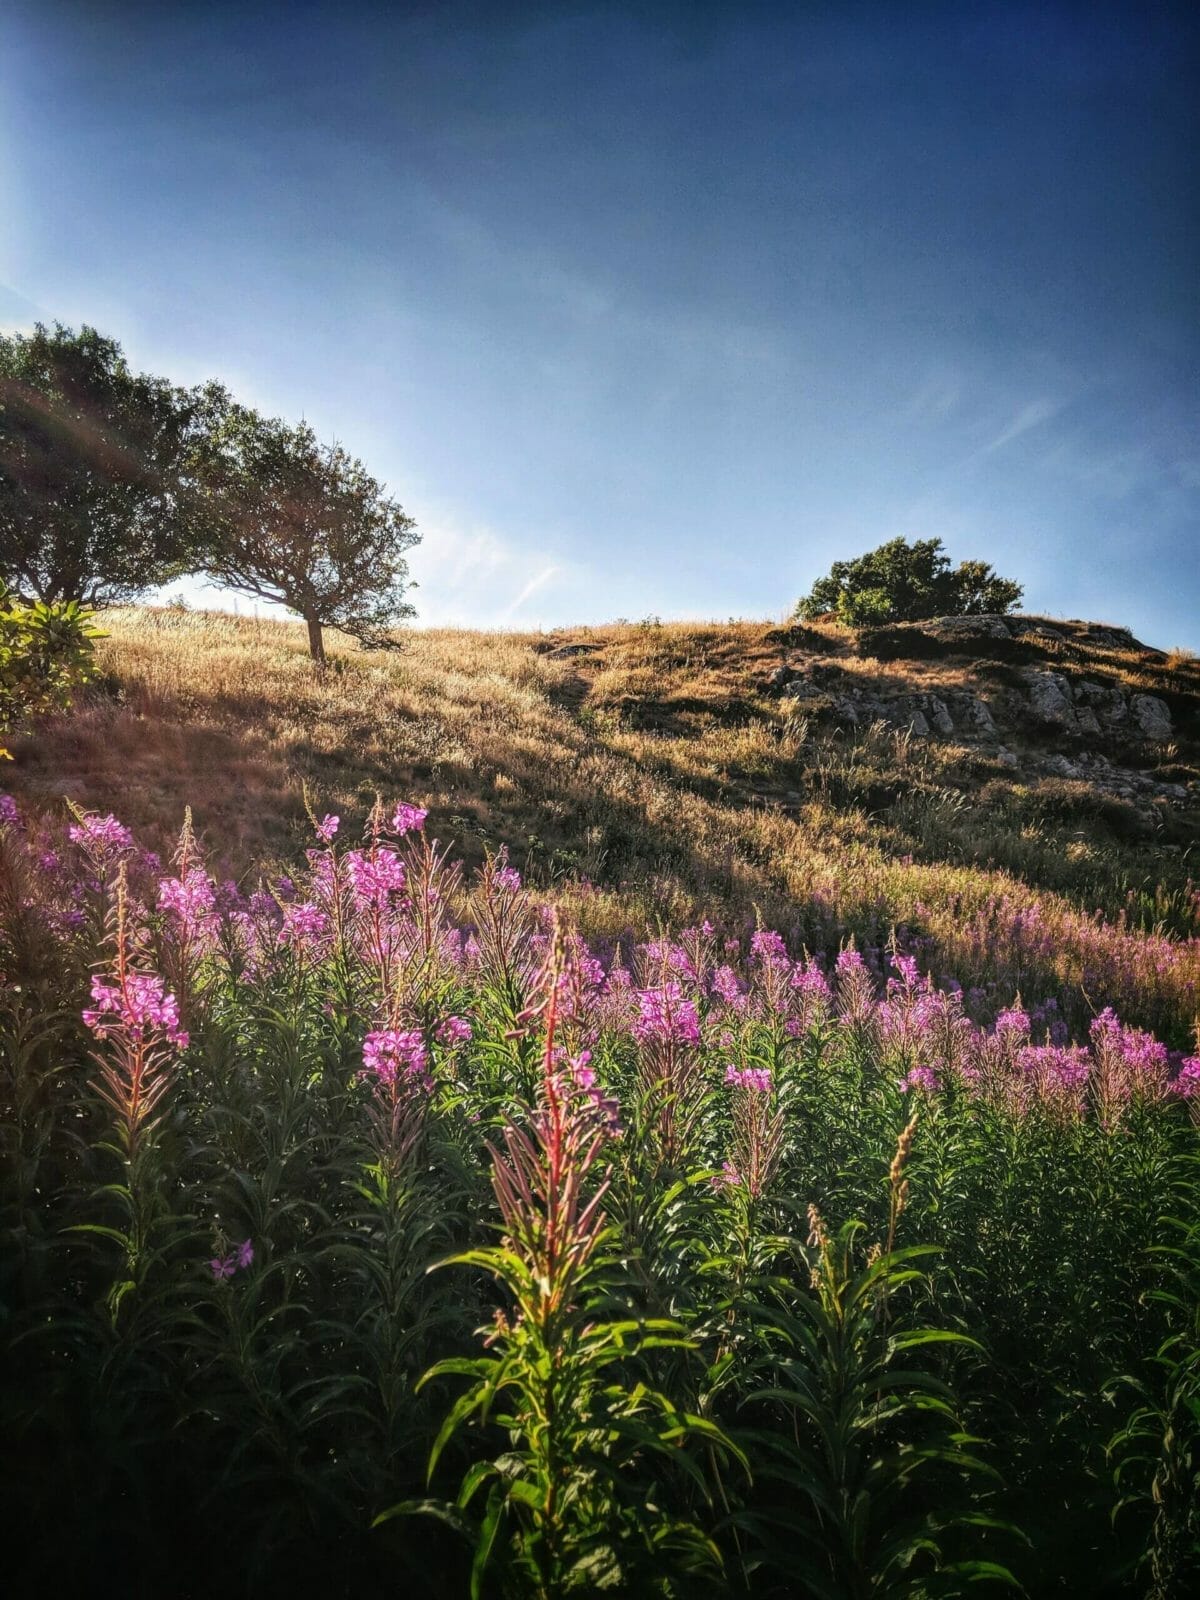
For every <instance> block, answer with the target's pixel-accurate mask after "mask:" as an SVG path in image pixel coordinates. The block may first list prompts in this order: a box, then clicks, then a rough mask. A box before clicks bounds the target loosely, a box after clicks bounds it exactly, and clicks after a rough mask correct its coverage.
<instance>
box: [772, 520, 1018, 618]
mask: <svg viewBox="0 0 1200 1600" xmlns="http://www.w3.org/2000/svg"><path fill="white" fill-rule="evenodd" d="M1021 594H1022V589H1021V585H1020V584H1019V583H1014V582H1012V580H1011V579H1009V578H1001V577H999V576H998V575H997V574H996V573H995V572H993V570H992V568H991V567H990V566H989V565H988V563H987V562H986V561H963V562H960V563H959V565H958V566H957V567H951V565H950V559H949V557H948V556H947V555H946V554H945V552H944V550H943V549H942V541H941V540H940V539H918V540H916V541H914V542H913V543H912V544H910V543H909V542H908V541H907V540H906V539H890V540H889V541H888V542H887V543H886V544H881V545H879V546H878V548H877V549H875V550H870V551H868V552H867V554H866V555H862V556H859V557H858V558H857V559H856V560H853V561H835V562H834V563H833V566H832V567H831V568H830V569H829V572H828V573H827V574H826V575H825V577H823V578H819V579H818V580H817V582H816V583H815V584H814V585H813V587H812V589H811V590H810V592H809V593H808V594H806V595H805V596H804V598H803V599H802V600H800V601H798V602H797V605H796V613H795V614H796V616H797V617H800V618H801V619H804V620H808V619H811V618H813V617H818V616H822V615H824V614H825V613H826V612H830V611H832V612H834V613H835V614H836V615H837V617H838V619H839V621H841V622H844V623H847V624H848V625H850V626H857V625H859V624H862V623H872V622H919V621H921V620H923V619H925V618H928V617H967V616H981V615H984V614H985V613H991V612H1001V613H1003V612H1005V611H1011V610H1013V609H1014V608H1015V607H1016V606H1018V605H1019V604H1020V601H1021Z"/></svg>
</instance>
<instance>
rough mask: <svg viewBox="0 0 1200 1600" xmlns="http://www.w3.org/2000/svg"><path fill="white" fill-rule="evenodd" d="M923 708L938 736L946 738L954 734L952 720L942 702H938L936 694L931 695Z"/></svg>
mask: <svg viewBox="0 0 1200 1600" xmlns="http://www.w3.org/2000/svg"><path fill="white" fill-rule="evenodd" d="M925 706H926V712H927V714H928V717H929V721H930V723H931V724H932V725H933V726H934V727H935V728H936V729H937V731H938V732H939V733H940V734H942V735H943V736H948V735H949V734H952V733H953V732H954V718H953V717H952V716H951V715H950V712H949V710H948V709H947V707H946V702H945V701H944V700H939V699H938V697H937V695H936V694H931V695H930V696H929V697H928V699H927V700H926V702H925Z"/></svg>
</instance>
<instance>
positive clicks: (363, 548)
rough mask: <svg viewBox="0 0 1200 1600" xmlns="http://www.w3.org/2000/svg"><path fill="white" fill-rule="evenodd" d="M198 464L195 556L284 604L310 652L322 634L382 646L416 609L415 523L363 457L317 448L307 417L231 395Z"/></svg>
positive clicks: (220, 578)
mask: <svg viewBox="0 0 1200 1600" xmlns="http://www.w3.org/2000/svg"><path fill="white" fill-rule="evenodd" d="M218 412H219V415H218V417H217V419H216V420H215V422H214V424H213V426H212V427H211V428H210V429H209V430H208V432H207V433H206V434H205V436H204V438H203V440H202V442H201V444H200V446H199V451H198V456H197V465H196V472H195V476H196V482H197V486H198V489H197V504H196V521H197V526H198V528H199V529H200V530H201V531H200V546H199V550H198V556H199V564H200V565H201V566H202V567H203V569H204V571H206V572H207V573H208V574H209V575H210V576H211V577H212V578H213V579H215V580H216V581H217V582H218V583H222V584H225V585H226V586H227V587H228V588H231V589H236V590H239V591H241V592H243V593H245V594H251V595H255V596H257V597H258V598H260V599H263V600H270V601H275V602H277V603H280V604H282V605H285V606H287V607H288V608H289V610H292V611H295V612H296V613H298V615H300V616H301V617H303V619H304V621H305V622H306V623H307V625H308V639H309V648H310V650H311V652H312V656H313V659H314V660H317V661H321V660H324V654H325V652H324V641H323V632H322V630H323V629H324V628H326V627H334V628H340V629H341V630H342V631H343V632H345V633H349V634H352V635H353V636H354V637H356V638H358V639H360V640H362V641H363V642H364V643H366V644H369V645H373V646H378V645H381V644H386V643H387V642H388V639H387V629H388V628H389V627H391V626H392V625H393V624H394V623H396V622H398V621H399V620H400V619H402V618H404V617H411V616H413V615H414V610H413V607H412V606H411V605H410V604H409V603H408V602H407V601H406V600H405V599H404V594H405V590H406V588H407V587H409V578H408V563H407V562H406V560H405V559H404V555H405V552H406V551H407V550H409V549H410V548H411V547H412V546H413V545H414V544H417V543H418V542H419V538H420V536H419V534H418V533H417V532H416V524H415V522H414V521H413V519H412V518H411V517H410V516H408V515H406V513H405V512H404V511H403V510H402V508H401V507H400V506H399V505H398V504H397V502H396V501H395V500H393V499H391V498H389V497H388V495H387V494H386V493H385V491H384V489H383V487H382V486H381V485H380V484H379V483H378V482H377V481H376V479H375V478H373V477H372V476H371V474H370V473H369V472H368V471H367V469H366V468H365V467H364V466H363V464H362V462H361V461H359V460H357V459H356V458H355V457H353V456H351V455H350V454H349V453H348V452H347V451H346V450H344V449H343V448H342V447H341V446H340V445H336V444H334V445H324V444H321V443H320V442H319V441H318V439H317V437H316V435H315V434H314V432H313V430H312V429H311V428H310V427H309V426H308V425H307V424H306V423H300V424H299V425H296V426H292V425H290V424H288V423H286V422H282V421H280V420H279V418H277V417H271V418H268V417H263V416H260V415H259V413H258V412H256V411H253V410H251V409H249V408H248V407H246V406H241V405H238V404H236V403H235V402H232V401H230V400H228V398H227V397H226V398H225V400H224V403H223V404H222V405H220V406H219V407H218Z"/></svg>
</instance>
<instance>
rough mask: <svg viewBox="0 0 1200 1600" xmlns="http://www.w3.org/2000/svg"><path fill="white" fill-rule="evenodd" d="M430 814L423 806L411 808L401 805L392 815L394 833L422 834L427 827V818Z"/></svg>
mask: <svg viewBox="0 0 1200 1600" xmlns="http://www.w3.org/2000/svg"><path fill="white" fill-rule="evenodd" d="M428 815H429V812H428V811H427V810H426V809H425V808H424V807H423V806H410V805H405V804H403V803H401V804H400V805H398V806H397V807H396V809H395V811H394V813H393V814H392V832H393V833H399V834H405V833H420V831H421V829H422V828H423V827H424V826H425V818H426V817H427V816H428Z"/></svg>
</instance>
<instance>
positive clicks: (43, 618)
mask: <svg viewBox="0 0 1200 1600" xmlns="http://www.w3.org/2000/svg"><path fill="white" fill-rule="evenodd" d="M97 637H99V635H98V634H97V632H96V630H95V629H94V628H93V627H92V625H91V613H90V612H89V611H87V610H86V609H85V608H84V607H82V606H80V605H78V604H77V603H76V602H75V601H73V600H70V601H67V602H66V603H65V604H54V605H46V604H44V603H43V602H42V601H40V600H39V601H37V602H36V603H35V604H33V605H23V604H22V603H21V602H20V601H19V600H16V599H14V598H13V596H12V595H11V594H10V593H9V591H8V590H7V589H6V588H5V587H4V585H3V583H0V739H3V738H4V737H5V735H7V734H10V733H12V732H13V731H14V730H15V729H17V728H18V727H20V726H21V724H22V723H24V722H26V721H28V720H29V719H30V718H32V717H37V716H41V715H44V714H45V713H46V712H48V711H59V710H62V709H63V708H64V707H65V706H66V705H67V704H68V702H69V701H70V698H71V694H72V692H73V690H75V689H76V688H78V686H79V685H80V684H81V683H84V682H86V681H87V679H88V678H89V677H91V675H92V672H93V663H92V649H93V646H92V641H93V640H94V639H96V638H97ZM0 753H4V754H7V752H5V751H4V750H3V746H2V745H0Z"/></svg>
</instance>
